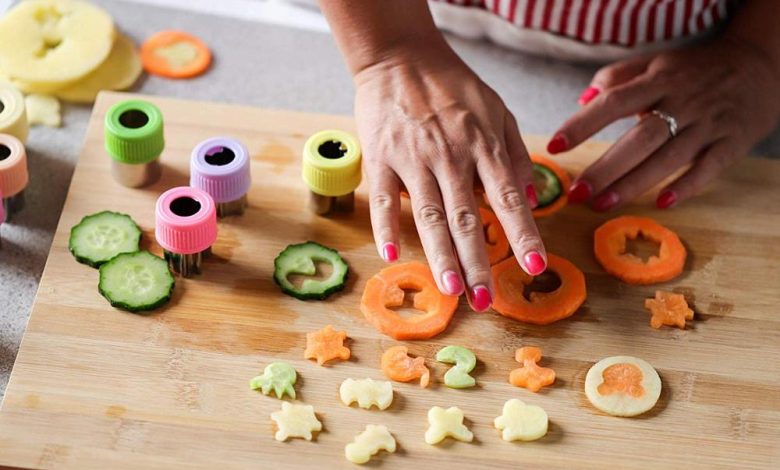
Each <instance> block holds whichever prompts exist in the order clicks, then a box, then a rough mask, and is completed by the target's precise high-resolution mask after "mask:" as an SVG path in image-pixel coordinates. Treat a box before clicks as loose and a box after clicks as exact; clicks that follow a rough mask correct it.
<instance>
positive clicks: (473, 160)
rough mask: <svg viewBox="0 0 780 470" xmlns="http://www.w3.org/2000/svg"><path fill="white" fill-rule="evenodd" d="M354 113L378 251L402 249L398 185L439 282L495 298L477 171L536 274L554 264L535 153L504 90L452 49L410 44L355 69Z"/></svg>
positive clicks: (480, 299) (485, 302) (481, 305)
mask: <svg viewBox="0 0 780 470" xmlns="http://www.w3.org/2000/svg"><path fill="white" fill-rule="evenodd" d="M355 83H356V86H357V92H356V100H355V117H356V119H357V124H358V132H359V135H360V142H361V146H362V147H363V154H364V171H365V174H366V177H367V179H368V183H369V188H370V207H371V223H372V226H373V230H374V239H375V241H376V244H377V249H378V250H379V253H380V255H382V257H383V258H384V259H385V260H386V261H388V262H392V261H395V260H396V259H397V258H398V256H399V234H398V217H399V211H400V210H399V209H400V191H401V189H402V187H405V188H406V190H407V191H408V193H409V195H410V197H411V203H412V209H413V213H414V220H415V223H416V225H417V229H418V232H419V234H420V239H421V240H422V244H423V248H424V250H425V254H426V256H427V258H428V262H429V264H430V266H431V269H432V271H433V273H434V277H435V278H436V282H437V283H438V286H439V289H440V290H441V291H442V292H444V293H446V294H450V295H460V294H461V293H463V291H464V290H466V289H465V288H464V279H465V285H466V286H467V287H468V289H467V295H468V298H469V301H470V302H471V305H472V307H473V308H474V309H475V310H478V311H482V310H486V309H487V308H489V307H490V305H491V303H492V292H493V289H492V282H491V274H490V264H489V262H488V258H487V254H486V248H485V239H484V233H483V228H482V223H481V221H480V216H479V209H478V207H479V206H478V202H477V201H476V200H475V197H474V190H473V188H474V181H475V178H476V177H479V178H480V179H481V180H482V182H483V184H484V187H485V191H486V194H487V197H488V200H489V201H490V204H491V206H492V207H493V209H494V210H495V212H496V215H497V216H498V218H499V220H500V221H501V224H502V225H503V227H504V230H505V231H506V234H507V237H508V238H509V241H510V244H511V245H512V248H513V249H514V253H515V255H516V256H517V258H518V261H519V262H520V263H521V265H522V267H523V268H524V269H525V270H526V271H527V272H529V273H530V274H538V273H541V272H542V271H544V269H545V267H546V255H545V251H544V246H543V244H542V241H541V239H540V237H539V233H538V232H537V229H536V225H535V223H534V219H533V216H532V214H531V209H532V208H533V206H535V205H536V193H535V191H534V187H533V184H532V174H531V168H532V167H531V163H530V161H529V159H528V153H527V152H526V149H525V147H524V145H523V142H522V140H521V139H520V134H519V132H518V129H517V124H516V123H515V120H514V118H513V116H512V114H511V113H510V112H509V111H508V110H507V109H506V106H504V103H503V102H502V101H501V99H500V98H499V97H498V95H497V94H496V93H495V92H494V91H493V90H492V89H491V88H490V87H488V86H487V85H486V84H485V83H483V82H482V81H481V80H480V79H479V78H478V77H477V76H476V75H475V74H474V73H473V72H472V71H471V70H470V69H469V68H468V67H467V66H466V65H465V64H464V63H463V62H462V61H461V60H460V59H459V58H458V57H457V56H456V55H455V54H454V53H453V52H452V51H451V50H449V49H444V48H431V47H428V48H425V47H417V46H413V47H409V48H405V49H403V50H401V51H396V52H395V53H394V54H393V55H392V56H389V57H387V58H385V59H384V60H382V61H381V62H378V63H375V64H373V65H371V66H369V67H367V68H365V69H363V70H361V71H359V72H358V73H356V74H355Z"/></svg>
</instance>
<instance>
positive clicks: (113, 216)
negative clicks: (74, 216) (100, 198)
mask: <svg viewBox="0 0 780 470" xmlns="http://www.w3.org/2000/svg"><path fill="white" fill-rule="evenodd" d="M140 241H141V229H140V228H138V225H136V223H135V222H134V221H133V219H131V218H130V216H129V215H127V214H120V213H118V212H111V211H103V212H98V213H96V214H92V215H88V216H86V217H84V218H83V219H81V222H79V223H78V224H77V225H75V226H74V227H73V228H72V229H70V239H69V241H68V249H69V250H70V252H71V253H73V256H74V257H75V258H76V261H78V262H79V263H84V264H86V265H89V266H92V267H93V268H98V267H100V265H101V264H103V263H105V262H106V261H108V260H110V259H111V258H113V257H114V256H116V255H118V254H121V253H133V252H136V251H138V245H139V243H140Z"/></svg>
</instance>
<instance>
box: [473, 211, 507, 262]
mask: <svg viewBox="0 0 780 470" xmlns="http://www.w3.org/2000/svg"><path fill="white" fill-rule="evenodd" d="M479 216H480V218H481V219H482V229H483V230H484V231H485V244H486V245H487V253H488V261H490V265H491V266H492V265H494V264H496V263H498V262H499V261H501V260H502V259H504V258H506V257H507V256H509V253H510V248H509V239H507V238H506V233H504V228H503V227H502V226H501V223H500V222H499V221H498V217H496V214H495V213H493V211H492V210H490V209H486V208H484V207H480V208H479Z"/></svg>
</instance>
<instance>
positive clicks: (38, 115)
mask: <svg viewBox="0 0 780 470" xmlns="http://www.w3.org/2000/svg"><path fill="white" fill-rule="evenodd" d="M24 104H25V107H26V108H27V120H28V121H29V122H30V125H31V126H34V125H36V124H42V125H44V126H48V127H60V126H61V125H62V115H61V114H60V102H59V101H58V100H57V98H55V97H53V96H49V95H34V94H33V95H27V96H25V97H24Z"/></svg>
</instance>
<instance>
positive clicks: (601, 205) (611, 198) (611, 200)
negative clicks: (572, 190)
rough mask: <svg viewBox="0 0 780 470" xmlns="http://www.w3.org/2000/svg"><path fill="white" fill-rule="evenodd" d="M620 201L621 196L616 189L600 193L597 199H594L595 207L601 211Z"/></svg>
mask: <svg viewBox="0 0 780 470" xmlns="http://www.w3.org/2000/svg"><path fill="white" fill-rule="evenodd" d="M618 202H620V196H618V193H616V192H615V191H607V192H606V193H602V194H599V195H598V196H597V197H596V199H594V200H593V209H595V210H597V211H599V212H606V211H608V210H610V209H612V208H613V207H615V206H616V205H617V203H618Z"/></svg>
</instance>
